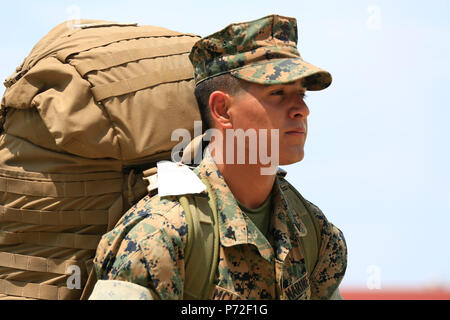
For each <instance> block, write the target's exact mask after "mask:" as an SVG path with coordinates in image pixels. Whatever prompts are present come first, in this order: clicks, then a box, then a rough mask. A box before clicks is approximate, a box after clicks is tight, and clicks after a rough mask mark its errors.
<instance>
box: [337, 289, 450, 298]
mask: <svg viewBox="0 0 450 320" xmlns="http://www.w3.org/2000/svg"><path fill="white" fill-rule="evenodd" d="M340 292H341V295H342V297H343V298H344V299H345V300H450V289H445V288H425V289H417V288H386V289H384V288H383V289H378V290H369V289H364V288H342V289H341V290H340Z"/></svg>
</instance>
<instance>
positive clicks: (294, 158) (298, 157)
mask: <svg viewBox="0 0 450 320" xmlns="http://www.w3.org/2000/svg"><path fill="white" fill-rule="evenodd" d="M304 157H305V152H304V151H303V150H302V151H301V152H299V153H297V154H293V155H290V156H285V157H283V158H280V165H281V166H287V165H290V164H294V163H297V162H300V161H302V160H303V158H304Z"/></svg>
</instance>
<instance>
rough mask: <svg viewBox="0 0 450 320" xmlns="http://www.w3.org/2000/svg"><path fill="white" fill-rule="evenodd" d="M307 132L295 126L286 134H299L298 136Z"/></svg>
mask: <svg viewBox="0 0 450 320" xmlns="http://www.w3.org/2000/svg"><path fill="white" fill-rule="evenodd" d="M305 133H306V130H305V129H303V128H294V129H289V130H287V131H286V134H289V135H298V136H301V135H304V134H305Z"/></svg>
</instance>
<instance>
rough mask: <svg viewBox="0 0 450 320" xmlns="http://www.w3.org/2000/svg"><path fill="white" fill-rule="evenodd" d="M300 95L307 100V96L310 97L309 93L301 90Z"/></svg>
mask: <svg viewBox="0 0 450 320" xmlns="http://www.w3.org/2000/svg"><path fill="white" fill-rule="evenodd" d="M300 97H302V99H303V100H305V99H306V98H308V95H307V94H306V93H304V92H300Z"/></svg>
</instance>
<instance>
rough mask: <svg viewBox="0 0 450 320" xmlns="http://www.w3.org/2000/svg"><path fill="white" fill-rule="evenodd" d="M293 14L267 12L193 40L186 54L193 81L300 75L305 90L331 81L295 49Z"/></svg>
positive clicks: (283, 79) (266, 80) (281, 79)
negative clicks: (255, 18)
mask: <svg viewBox="0 0 450 320" xmlns="http://www.w3.org/2000/svg"><path fill="white" fill-rule="evenodd" d="M297 39H298V35H297V21H296V19H295V18H289V17H283V16H278V15H270V16H266V17H263V18H261V19H258V20H253V21H249V22H242V23H234V24H231V25H229V26H227V27H226V28H224V29H222V30H220V31H218V32H216V33H214V34H212V35H209V36H207V37H205V38H202V39H201V40H199V41H197V42H196V43H195V45H194V46H193V48H192V50H191V53H190V55H189V58H190V59H191V62H192V64H193V66H194V76H195V84H196V85H198V84H199V83H200V82H202V81H204V80H206V79H209V78H212V77H216V76H219V75H221V74H225V73H230V74H231V75H233V76H235V77H237V78H240V79H242V80H246V81H249V82H254V83H259V84H282V83H289V82H293V81H296V80H298V79H304V84H303V85H304V87H305V88H306V89H308V90H322V89H325V88H327V87H328V86H329V85H330V84H331V80H332V78H331V74H330V73H329V72H328V71H325V70H322V69H320V68H318V67H316V66H314V65H312V64H310V63H308V62H305V61H303V59H302V57H301V56H300V53H299V51H298V49H297Z"/></svg>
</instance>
